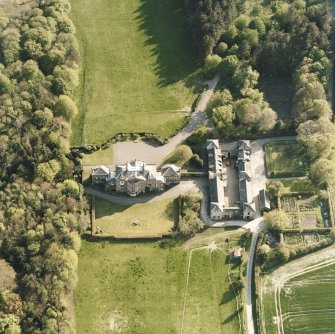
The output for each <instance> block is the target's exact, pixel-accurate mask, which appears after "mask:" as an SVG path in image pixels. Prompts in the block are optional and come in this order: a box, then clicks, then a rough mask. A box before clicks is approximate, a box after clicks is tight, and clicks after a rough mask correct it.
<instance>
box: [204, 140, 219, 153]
mask: <svg viewBox="0 0 335 334" xmlns="http://www.w3.org/2000/svg"><path fill="white" fill-rule="evenodd" d="M206 148H207V150H209V149H211V148H217V149H218V148H220V145H219V140H218V139H207V141H206Z"/></svg>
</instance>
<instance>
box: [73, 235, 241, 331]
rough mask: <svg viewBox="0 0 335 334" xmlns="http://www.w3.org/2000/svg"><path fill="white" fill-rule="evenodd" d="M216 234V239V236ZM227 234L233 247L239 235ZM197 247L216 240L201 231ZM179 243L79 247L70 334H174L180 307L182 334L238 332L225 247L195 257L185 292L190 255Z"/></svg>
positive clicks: (177, 329)
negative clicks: (73, 327)
mask: <svg viewBox="0 0 335 334" xmlns="http://www.w3.org/2000/svg"><path fill="white" fill-rule="evenodd" d="M216 233H218V235H220V237H222V231H219V230H216ZM226 233H228V234H227V235H229V236H230V239H233V237H234V238H236V240H237V239H239V237H240V235H241V232H240V231H232V232H226ZM202 238H203V239H202ZM206 238H209V239H208V240H207V239H206ZM201 240H203V241H206V242H210V241H211V240H215V235H214V234H212V233H211V234H210V233H209V234H207V231H206V232H205V233H204V234H203V235H202V236H201V238H198V239H197V242H199V243H200V244H201V242H202V241H201ZM186 244H187V243H186ZM186 244H185V246H184V245H182V244H180V243H176V242H175V241H169V242H167V243H166V242H165V243H161V242H145V243H130V242H129V243H120V242H92V241H89V240H83V243H82V248H81V251H80V253H79V271H78V274H79V281H78V285H77V288H76V292H75V300H76V316H77V333H78V334H85V333H89V334H104V333H106V334H107V333H113V330H114V332H115V333H117V332H119V333H143V334H144V333H145V334H147V333H148V334H149V333H179V332H180V327H181V320H182V317H183V305H184V302H185V301H186V303H185V305H186V310H185V318H184V326H183V333H185V334H188V333H219V332H223V333H229V334H235V333H236V334H237V333H239V323H238V316H237V313H236V299H235V298H234V295H233V291H232V289H231V287H230V283H229V280H228V279H227V272H228V267H229V264H228V261H227V257H226V255H225V254H226V252H227V249H226V246H224V245H223V246H222V247H221V248H220V249H217V250H213V252H212V253H210V251H209V250H199V251H196V250H195V251H194V252H193V255H192V258H191V262H190V274H189V284H188V285H187V284H186V278H187V272H188V258H189V254H190V252H191V249H190V248H189V247H186ZM193 247H198V245H197V244H196V243H195V244H194V245H193ZM233 270H236V271H238V270H239V267H238V266H235V268H234V269H233ZM186 290H187V294H186V296H185V291H186ZM184 297H185V298H186V300H184ZM206 315H208V316H210V318H207V317H206ZM213 330H214V331H213Z"/></svg>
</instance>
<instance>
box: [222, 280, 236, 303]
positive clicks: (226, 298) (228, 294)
mask: <svg viewBox="0 0 335 334" xmlns="http://www.w3.org/2000/svg"><path fill="white" fill-rule="evenodd" d="M234 298H235V295H234V290H233V287H232V286H231V285H230V286H229V289H228V290H226V291H225V292H224V293H223V295H222V298H221V302H220V305H224V304H226V303H229V302H230V301H231V300H232V299H234Z"/></svg>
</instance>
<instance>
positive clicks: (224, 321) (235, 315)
mask: <svg viewBox="0 0 335 334" xmlns="http://www.w3.org/2000/svg"><path fill="white" fill-rule="evenodd" d="M237 316H238V311H235V312H234V313H233V314H231V315H230V316H229V317H227V318H226V319H225V320H223V321H222V324H227V323H229V322H231V321H233V320H234V319H235V318H236V317H237Z"/></svg>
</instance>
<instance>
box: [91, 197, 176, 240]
mask: <svg viewBox="0 0 335 334" xmlns="http://www.w3.org/2000/svg"><path fill="white" fill-rule="evenodd" d="M95 217H96V219H95V224H96V227H99V228H100V229H101V230H102V232H103V233H102V235H104V236H105V235H112V236H115V237H145V236H155V235H158V236H159V235H162V234H169V233H170V232H171V230H172V228H173V226H174V211H173V198H168V199H165V200H162V201H157V202H152V203H147V204H135V205H132V206H127V205H119V204H115V203H111V202H108V201H105V200H103V199H101V198H98V197H96V198H95ZM134 222H138V225H133V223H134Z"/></svg>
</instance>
